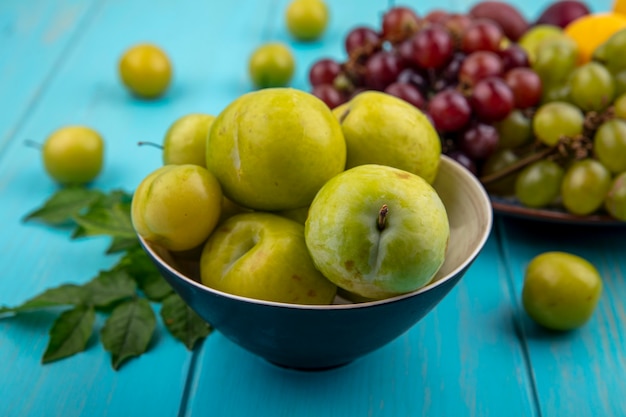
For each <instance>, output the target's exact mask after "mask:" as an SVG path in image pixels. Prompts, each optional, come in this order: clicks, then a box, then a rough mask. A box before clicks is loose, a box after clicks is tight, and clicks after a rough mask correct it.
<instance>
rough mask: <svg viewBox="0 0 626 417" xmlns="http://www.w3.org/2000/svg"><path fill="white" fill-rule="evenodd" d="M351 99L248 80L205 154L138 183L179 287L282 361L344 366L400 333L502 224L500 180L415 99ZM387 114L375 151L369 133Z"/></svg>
mask: <svg viewBox="0 0 626 417" xmlns="http://www.w3.org/2000/svg"><path fill="white" fill-rule="evenodd" d="M265 108H271V109H272V110H271V111H272V112H274V113H268V114H269V115H264V117H256V116H255V111H256V112H258V111H261V112H263V109H265ZM303 108H304V109H305V110H306V111H302V109H303ZM340 110H341V113H333V112H331V110H330V109H329V108H328V107H327V106H326V105H325V104H324V103H322V102H321V101H320V100H318V99H317V98H315V97H314V96H312V95H309V94H307V93H304V92H298V91H295V90H291V89H277V90H273V89H269V90H262V91H259V92H257V93H250V94H248V95H244V96H242V97H241V98H240V99H238V100H236V101H235V102H233V103H232V104H231V105H229V106H228V107H227V108H226V109H225V110H223V112H222V113H220V114H219V115H218V116H217V117H216V118H215V120H214V121H213V123H212V126H211V128H210V131H209V133H208V136H209V139H208V141H207V142H206V146H207V148H206V161H205V164H204V166H200V165H194V164H168V165H164V166H162V167H160V168H158V169H156V170H155V171H154V172H152V173H150V174H149V175H147V176H146V177H145V179H144V180H143V181H142V183H141V184H140V185H139V187H138V188H137V190H136V192H135V194H134V197H133V203H132V220H133V225H134V227H135V230H136V231H137V234H138V236H139V238H140V241H141V244H142V246H143V248H144V249H145V251H146V252H147V254H148V255H149V256H150V258H151V259H152V260H153V262H154V263H155V265H156V266H157V268H158V269H159V271H160V273H161V274H162V275H163V277H164V278H165V279H166V280H167V281H168V282H169V283H170V284H171V285H172V287H173V288H174V290H175V291H176V292H177V293H178V294H179V295H180V296H181V297H182V298H183V299H184V300H185V302H186V303H187V304H188V305H189V306H190V307H191V308H192V309H193V310H194V311H196V312H197V313H198V314H199V315H200V316H201V317H202V318H203V319H204V320H206V321H207V322H209V323H210V324H211V325H212V326H213V327H214V328H215V329H217V330H218V331H219V332H221V333H222V334H223V335H224V336H226V337H227V338H228V339H230V340H231V341H233V342H234V343H235V344H237V345H239V346H241V347H243V348H245V349H247V350H248V351H250V352H252V353H254V354H256V355H258V356H260V357H262V358H264V359H266V360H267V361H269V362H271V363H274V364H277V365H280V366H283V367H288V368H295V369H306V370H320V369H329V368H334V367H338V366H341V365H344V364H347V363H349V362H351V361H354V360H355V359H357V358H359V357H362V356H363V355H366V354H368V353H370V352H372V351H374V350H376V349H378V348H380V347H382V346H384V345H386V344H388V343H389V342H391V341H393V340H394V339H396V338H397V337H399V336H400V335H402V334H403V333H405V332H406V331H408V330H409V329H410V328H411V327H412V326H414V325H415V324H416V323H417V322H418V321H420V320H421V319H422V318H423V317H424V316H425V315H426V314H428V312H430V311H431V310H432V309H433V308H434V307H435V306H436V305H437V304H438V303H439V302H440V301H441V300H442V299H443V298H444V297H445V296H446V295H447V294H448V293H449V292H450V290H451V289H452V288H453V287H454V286H455V285H456V284H457V283H458V282H459V280H460V279H461V278H462V277H463V275H464V274H465V273H466V271H467V270H468V269H469V268H470V266H471V265H472V263H473V262H474V260H475V259H476V257H477V256H478V255H479V253H480V252H481V250H482V248H483V246H484V244H485V242H486V241H487V238H488V236H489V233H490V230H491V225H492V208H491V205H490V201H489V197H488V194H487V193H486V191H485V190H484V188H483V186H482V185H481V183H480V182H479V181H478V179H477V178H476V177H475V176H474V175H473V174H472V173H471V172H470V171H469V170H467V169H466V168H465V167H463V166H462V165H461V164H459V163H458V162H456V161H454V160H453V159H451V158H449V157H447V156H445V155H442V154H441V148H440V145H439V138H438V136H437V134H436V132H435V130H434V128H433V127H432V125H431V124H430V122H429V121H428V119H427V118H426V116H424V115H423V114H422V113H421V112H419V110H417V109H416V108H415V107H413V106H410V105H409V104H407V103H404V102H402V101H401V100H399V99H395V98H391V97H389V96H385V95H383V94H382V93H367V94H366V95H365V96H364V97H360V98H359V100H358V101H357V102H355V103H352V104H350V106H348V107H344V108H343V109H340ZM275 112H279V114H276V113H275ZM371 112H375V113H377V114H381V112H384V113H385V117H383V118H382V119H380V118H379V119H378V120H377V118H376V117H373V116H372V115H371ZM407 116H408V117H407ZM394 117H395V118H396V119H395V120H394ZM381 120H385V121H386V120H390V124H389V125H388V126H386V125H385V122H382V121H381ZM351 123H354V126H353V127H354V129H352V130H350V129H348V126H349V124H351ZM368 123H373V125H372V126H369V127H368ZM402 123H408V124H409V125H406V126H404V128H403V129H401V130H398V128H399V126H402ZM357 128H358V129H357ZM372 129H373V130H372ZM381 129H388V132H387V133H384V132H383V134H382V136H383V137H385V138H386V141H385V142H379V143H377V144H376V147H377V152H371V151H370V150H368V149H367V146H368V145H367V144H366V143H362V142H359V134H360V135H362V136H367V134H368V132H372V131H375V132H377V133H376V135H378V134H380V131H381ZM233 132H237V133H236V134H234V133H233ZM359 132H360V133H359ZM389 142H390V143H389ZM367 143H369V140H368V141H367ZM386 146H388V147H387V148H386ZM285 149H288V151H285ZM413 149H419V152H417V155H412V154H411V152H412V150H413ZM376 158H379V159H376ZM384 158H387V159H386V160H384ZM405 162H406V163H405ZM416 162H417V163H416Z"/></svg>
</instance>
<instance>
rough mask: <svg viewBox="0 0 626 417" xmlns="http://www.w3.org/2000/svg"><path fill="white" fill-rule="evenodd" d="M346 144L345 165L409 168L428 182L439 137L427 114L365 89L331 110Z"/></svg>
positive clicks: (433, 170)
mask: <svg viewBox="0 0 626 417" xmlns="http://www.w3.org/2000/svg"><path fill="white" fill-rule="evenodd" d="M333 113H334V114H335V116H336V117H337V119H338V120H339V121H340V123H341V128H342V130H343V134H344V137H345V140H346V145H347V161H346V169H348V168H353V167H355V166H358V165H365V164H377V165H388V166H391V167H394V168H398V169H402V170H404V171H408V172H411V173H413V174H416V175H419V176H421V177H422V178H424V179H425V180H426V181H428V182H429V183H432V182H433V181H434V180H435V177H436V176H437V171H438V169H439V158H440V156H441V140H440V139H439V135H438V134H437V131H436V130H435V128H434V127H433V125H432V124H431V123H430V121H429V120H428V118H427V117H426V116H425V115H424V113H422V112H421V111H420V110H419V109H417V108H416V107H414V106H412V105H411V104H409V103H407V102H406V101H404V100H402V99H399V98H396V97H393V96H391V95H389V94H385V93H381V92H378V91H365V92H362V93H360V94H358V95H356V96H355V97H354V98H352V99H351V100H350V101H349V102H348V103H346V105H345V106H343V105H342V106H340V108H339V109H337V110H335V111H334V112H333Z"/></svg>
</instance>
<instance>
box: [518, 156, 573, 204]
mask: <svg viewBox="0 0 626 417" xmlns="http://www.w3.org/2000/svg"><path fill="white" fill-rule="evenodd" d="M563 174H564V170H563V168H562V167H561V166H560V165H559V164H557V163H556V162H554V161H551V160H548V159H543V160H540V161H537V162H533V163H532V164H530V165H528V166H527V167H526V168H524V169H523V170H522V171H521V172H520V173H519V175H518V176H517V181H515V196H516V197H517V199H518V200H519V201H520V203H522V204H523V205H525V206H527V207H534V208H540V207H545V206H547V205H548V204H550V203H552V202H554V201H555V200H556V198H557V197H558V196H559V193H560V192H561V181H562V180H563Z"/></svg>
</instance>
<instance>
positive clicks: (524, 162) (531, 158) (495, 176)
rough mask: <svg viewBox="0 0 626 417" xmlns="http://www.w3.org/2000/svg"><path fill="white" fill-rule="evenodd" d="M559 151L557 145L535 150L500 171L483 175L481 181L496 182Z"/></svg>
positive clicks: (484, 182)
mask: <svg viewBox="0 0 626 417" xmlns="http://www.w3.org/2000/svg"><path fill="white" fill-rule="evenodd" d="M555 152H557V147H556V146H552V147H550V148H545V149H542V150H541V151H539V152H535V153H532V154H530V155H528V156H526V157H524V158H522V159H520V160H519V161H517V162H515V163H513V164H511V165H508V166H506V167H505V168H502V169H501V170H499V171H496V172H493V173H491V174H488V175H483V176H482V177H480V178H479V180H480V182H481V183H482V184H483V185H487V184H491V183H492V182H496V181H498V180H499V179H502V178H504V177H506V176H507V175H510V174H512V173H514V172H517V171H519V170H521V169H522V168H524V167H526V166H528V165H530V164H532V163H533V162H536V161H539V160H540V159H543V158H545V157H547V156H550V155H551V154H553V153H555Z"/></svg>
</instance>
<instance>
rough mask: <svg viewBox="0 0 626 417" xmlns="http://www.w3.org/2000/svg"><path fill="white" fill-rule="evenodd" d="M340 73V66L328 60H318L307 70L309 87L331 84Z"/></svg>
mask: <svg viewBox="0 0 626 417" xmlns="http://www.w3.org/2000/svg"><path fill="white" fill-rule="evenodd" d="M340 73H341V65H340V64H339V63H338V62H337V61H335V60H332V59H330V58H324V59H320V60H319V61H317V62H316V63H314V64H313V65H312V66H311V69H310V70H309V81H310V83H311V85H313V86H316V85H320V84H332V83H333V81H335V78H336V77H337V75H339V74H340Z"/></svg>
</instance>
